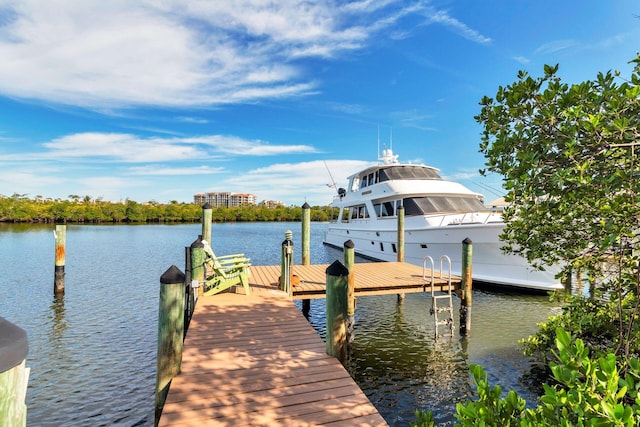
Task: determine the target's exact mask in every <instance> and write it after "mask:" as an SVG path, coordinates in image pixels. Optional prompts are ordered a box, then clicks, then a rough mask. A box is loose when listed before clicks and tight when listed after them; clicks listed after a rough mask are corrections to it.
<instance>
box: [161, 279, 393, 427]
mask: <svg viewBox="0 0 640 427" xmlns="http://www.w3.org/2000/svg"><path fill="white" fill-rule="evenodd" d="M256 294H257V295H251V296H245V295H241V294H233V293H224V294H220V295H215V296H212V297H201V298H200V299H199V300H198V305H197V307H196V311H195V313H194V316H193V319H192V320H191V324H190V326H189V332H188V334H187V337H186V339H185V342H184V350H183V356H182V372H181V373H180V374H179V375H178V376H176V377H175V378H174V379H173V381H172V383H171V387H170V389H169V394H168V396H167V400H166V403H165V406H164V409H163V411H162V417H161V419H160V423H159V425H160V426H190V425H198V426H234V427H240V426H312V425H329V426H339V425H344V426H356V425H357V426H386V425H387V423H386V422H385V421H384V419H383V418H382V416H381V415H380V414H379V413H378V411H377V410H376V409H375V407H374V406H373V405H372V404H371V402H370V401H369V399H368V398H367V397H366V396H365V394H364V393H363V392H362V390H360V388H359V387H358V386H357V384H356V383H355V382H354V381H353V379H352V378H351V377H350V376H349V373H348V372H347V371H346V369H345V368H344V367H343V366H342V365H341V364H340V362H339V361H338V360H337V359H335V358H333V357H331V356H328V355H327V354H326V352H325V344H324V342H323V341H322V339H321V338H320V337H319V336H318V334H317V333H316V331H315V330H314V329H313V327H312V326H311V325H310V324H309V322H308V321H307V320H306V319H305V318H304V316H303V315H302V313H301V312H300V310H298V308H297V307H296V306H295V305H294V303H293V302H292V301H291V300H290V299H288V298H287V297H286V296H285V295H284V294H283V293H282V292H279V291H272V292H271V293H268V292H266V291H265V290H263V291H262V292H256Z"/></svg>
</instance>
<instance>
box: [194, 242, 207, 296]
mask: <svg viewBox="0 0 640 427" xmlns="http://www.w3.org/2000/svg"><path fill="white" fill-rule="evenodd" d="M204 259H205V252H204V243H202V236H201V235H200V236H198V238H197V239H196V240H195V241H194V242H193V243H192V244H191V280H197V281H198V283H199V285H200V286H198V296H200V295H202V293H203V291H204V279H205V277H204V276H205V271H204Z"/></svg>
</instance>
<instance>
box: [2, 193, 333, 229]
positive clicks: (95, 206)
mask: <svg viewBox="0 0 640 427" xmlns="http://www.w3.org/2000/svg"><path fill="white" fill-rule="evenodd" d="M69 199H70V200H50V199H47V200H43V199H42V197H40V196H37V197H36V198H34V199H33V200H32V199H29V198H27V197H26V195H23V194H14V195H13V196H11V197H4V198H3V197H0V222H55V221H66V222H78V223H104V222H108V223H120V222H127V223H129V222H136V223H140V222H199V221H200V220H201V217H202V207H201V206H200V205H196V204H193V203H178V202H176V201H173V202H171V203H168V204H160V203H157V202H154V201H151V202H147V203H138V202H135V201H133V200H126V201H125V202H124V203H117V202H105V201H102V200H100V199H97V200H92V199H91V198H90V197H89V196H85V197H80V196H77V195H70V196H69ZM335 216H336V215H335V210H334V209H333V208H331V207H330V206H313V207H311V220H312V221H329V220H330V219H331V218H332V217H335ZM212 217H213V221H215V222H232V221H300V220H301V219H302V209H301V208H300V207H295V206H293V207H284V206H279V207H276V208H267V207H265V206H255V205H245V206H238V207H230V208H227V207H219V208H214V209H213V210H212Z"/></svg>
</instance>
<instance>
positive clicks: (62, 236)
mask: <svg viewBox="0 0 640 427" xmlns="http://www.w3.org/2000/svg"><path fill="white" fill-rule="evenodd" d="M53 235H54V237H55V240H56V259H55V272H54V279H53V294H54V295H58V294H63V293H64V263H65V255H66V240H67V226H66V225H64V224H56V230H55V231H54V232H53Z"/></svg>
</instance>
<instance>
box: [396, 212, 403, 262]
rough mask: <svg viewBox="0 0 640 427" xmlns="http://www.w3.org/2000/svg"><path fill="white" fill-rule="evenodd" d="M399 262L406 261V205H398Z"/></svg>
mask: <svg viewBox="0 0 640 427" xmlns="http://www.w3.org/2000/svg"><path fill="white" fill-rule="evenodd" d="M397 214H398V249H397V251H398V262H404V206H398V211H397Z"/></svg>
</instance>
